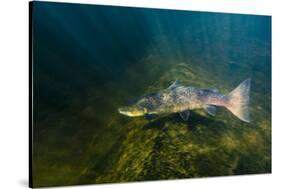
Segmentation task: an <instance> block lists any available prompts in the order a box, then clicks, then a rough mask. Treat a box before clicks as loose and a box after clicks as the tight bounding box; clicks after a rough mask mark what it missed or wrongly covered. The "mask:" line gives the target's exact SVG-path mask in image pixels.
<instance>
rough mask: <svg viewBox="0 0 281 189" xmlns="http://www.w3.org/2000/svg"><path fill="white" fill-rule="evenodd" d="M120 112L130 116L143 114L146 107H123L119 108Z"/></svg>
mask: <svg viewBox="0 0 281 189" xmlns="http://www.w3.org/2000/svg"><path fill="white" fill-rule="evenodd" d="M118 112H119V113H120V114H122V115H125V116H129V117H137V116H143V115H144V114H145V109H143V108H138V107H123V108H118Z"/></svg>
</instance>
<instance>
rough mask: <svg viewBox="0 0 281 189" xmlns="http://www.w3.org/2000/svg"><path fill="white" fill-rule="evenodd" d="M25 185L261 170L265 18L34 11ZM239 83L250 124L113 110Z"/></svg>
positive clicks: (220, 117)
mask: <svg viewBox="0 0 281 189" xmlns="http://www.w3.org/2000/svg"><path fill="white" fill-rule="evenodd" d="M33 8H34V9H33V26H34V29H33V31H34V36H33V39H34V43H33V47H34V72H33V74H34V127H33V129H34V135H33V139H34V147H33V155H34V158H33V181H34V186H57V185H75V184H95V183H112V182H128V181H145V180H159V179H178V178H194V177H209V176H225V175H241V174H256V173H270V172H271V18H270V17H266V16H250V15H235V14H215V13H200V12H189V11H171V10H157V9H140V8H124V7H123V8H122V7H104V6H93V5H92V6H87V5H72V4H56V3H42V2H36V3H34V7H33ZM248 77H251V79H252V87H251V93H250V114H251V123H245V122H242V121H240V120H239V119H237V118H236V117H235V116H233V115H232V114H231V113H230V112H229V111H227V110H226V109H224V108H218V112H217V115H216V116H215V117H212V116H209V115H207V114H206V113H205V112H204V111H202V110H196V111H192V112H191V115H190V118H189V120H188V121H187V122H186V121H183V120H182V119H181V118H180V116H179V115H178V114H171V115H168V116H164V117H160V118H158V119H156V120H154V121H152V122H149V121H147V120H146V119H145V118H142V117H138V118H129V117H125V116H122V115H120V114H119V113H118V111H117V108H119V107H120V106H123V105H126V104H128V102H129V101H130V100H132V99H136V98H137V97H139V96H141V95H143V94H145V93H148V92H155V91H158V90H161V89H164V88H167V87H168V86H169V85H170V84H171V83H172V82H173V81H174V80H176V79H178V80H181V81H182V83H183V84H185V85H187V86H195V87H204V88H217V89H219V91H221V92H222V93H224V94H228V93H229V92H230V91H231V90H233V89H234V88H235V87H236V86H237V85H238V84H239V83H240V82H242V81H243V80H245V79H246V78H248Z"/></svg>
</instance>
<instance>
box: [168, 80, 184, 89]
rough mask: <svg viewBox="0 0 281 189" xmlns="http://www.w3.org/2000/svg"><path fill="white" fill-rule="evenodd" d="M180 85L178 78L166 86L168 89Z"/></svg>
mask: <svg viewBox="0 0 281 189" xmlns="http://www.w3.org/2000/svg"><path fill="white" fill-rule="evenodd" d="M180 85H181V82H180V81H179V80H176V81H174V83H172V85H170V86H169V87H168V89H173V88H176V87H178V86H180Z"/></svg>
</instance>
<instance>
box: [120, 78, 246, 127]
mask: <svg viewBox="0 0 281 189" xmlns="http://www.w3.org/2000/svg"><path fill="white" fill-rule="evenodd" d="M250 87H251V78H248V79H246V80H244V81H243V82H242V83H240V84H239V85H238V86H237V87H236V88H235V89H234V90H232V91H231V92H230V93H229V94H227V95H224V94H223V93H220V92H219V91H218V90H217V89H204V88H196V87H193V86H184V85H182V82H180V81H179V80H176V81H174V82H173V83H172V84H171V85H170V86H169V87H168V88H166V89H164V90H160V91H158V92H154V93H149V94H145V95H143V96H142V97H140V98H139V99H138V100H137V101H136V103H134V104H132V105H129V106H125V107H121V108H118V112H119V113H120V114H122V115H125V116H129V117H139V116H145V117H147V118H150V117H153V116H155V115H161V114H164V115H167V114H171V113H179V115H180V116H181V118H182V119H183V120H185V121H187V120H188V118H189V116H190V111H191V110H195V109H204V110H205V111H206V112H207V113H208V114H210V115H212V116H215V115H216V108H217V107H225V108H226V109H227V110H229V111H230V112H231V113H232V114H233V115H234V116H236V117H237V118H238V119H240V120H242V121H244V122H248V123H249V122H250V113H249V101H250V96H249V95H250Z"/></svg>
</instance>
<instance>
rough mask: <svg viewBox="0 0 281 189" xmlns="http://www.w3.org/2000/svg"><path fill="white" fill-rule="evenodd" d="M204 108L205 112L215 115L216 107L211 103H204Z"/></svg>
mask: <svg viewBox="0 0 281 189" xmlns="http://www.w3.org/2000/svg"><path fill="white" fill-rule="evenodd" d="M204 109H205V110H206V112H208V114H210V115H212V116H215V115H216V107H215V106H212V105H206V106H205V107H204Z"/></svg>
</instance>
